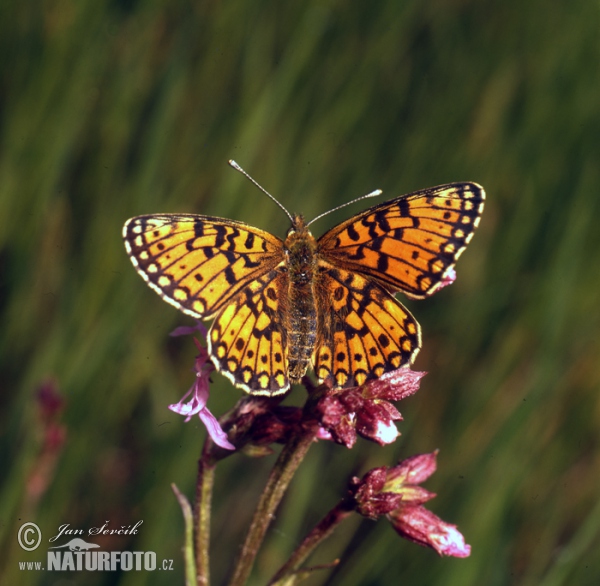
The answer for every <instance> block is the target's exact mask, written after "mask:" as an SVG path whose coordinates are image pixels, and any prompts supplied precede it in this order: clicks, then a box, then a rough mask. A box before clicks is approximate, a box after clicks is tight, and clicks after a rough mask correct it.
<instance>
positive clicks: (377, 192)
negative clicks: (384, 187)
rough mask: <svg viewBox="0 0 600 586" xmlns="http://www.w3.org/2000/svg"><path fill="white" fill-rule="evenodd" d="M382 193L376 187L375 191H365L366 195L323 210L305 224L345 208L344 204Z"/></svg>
mask: <svg viewBox="0 0 600 586" xmlns="http://www.w3.org/2000/svg"><path fill="white" fill-rule="evenodd" d="M382 193H383V191H381V189H376V190H375V191H371V193H367V195H362V196H361V197H357V198H356V199H353V200H352V201H347V202H346V203H343V204H342V205H341V206H338V207H337V208H333V209H332V210H329V211H327V212H323V213H322V214H319V215H318V216H317V217H316V218H313V219H312V220H311V221H310V222H309V223H308V224H306V225H307V226H310V225H311V224H312V223H313V222H316V221H317V220H320V219H321V218H322V217H323V216H326V215H327V214H331V213H332V212H337V211H338V210H341V209H342V208H345V207H346V206H349V205H352V204H353V203H356V202H357V201H360V200H361V199H367V197H377V196H379V195H381V194H382Z"/></svg>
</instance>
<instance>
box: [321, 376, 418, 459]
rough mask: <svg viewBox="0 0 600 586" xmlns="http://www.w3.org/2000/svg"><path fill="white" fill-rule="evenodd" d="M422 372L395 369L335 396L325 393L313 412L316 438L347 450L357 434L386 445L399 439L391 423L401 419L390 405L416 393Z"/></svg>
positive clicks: (334, 394) (353, 442) (396, 410)
mask: <svg viewBox="0 0 600 586" xmlns="http://www.w3.org/2000/svg"><path fill="white" fill-rule="evenodd" d="M424 375H425V373H424V372H416V371H414V370H411V369H410V368H406V367H405V368H399V369H397V370H394V371H392V372H388V373H386V374H384V375H382V376H381V377H380V378H378V379H376V380H372V381H369V382H368V383H366V384H364V385H363V386H361V387H354V388H351V389H347V390H345V391H342V392H339V393H333V392H332V393H328V394H326V395H325V396H324V397H323V398H322V399H321V400H320V401H319V402H318V403H317V406H316V408H315V413H316V417H317V419H318V421H319V424H320V425H321V427H322V432H321V434H320V437H324V438H328V436H329V437H331V438H332V439H333V440H334V441H335V442H337V443H339V444H343V445H345V446H346V447H347V448H351V447H352V446H353V445H354V444H355V442H356V436H357V434H358V435H360V436H362V437H364V438H365V439H369V440H371V441H374V442H377V443H378V444H379V445H386V444H390V443H392V442H394V441H395V440H396V438H397V437H398V436H399V435H400V434H399V433H398V430H397V428H396V425H395V424H394V421H399V420H401V419H402V415H401V414H400V412H399V411H398V409H396V407H395V406H394V405H392V403H391V402H390V401H399V400H401V399H404V398H406V397H408V396H410V395H412V394H414V393H416V392H417V390H418V389H419V385H420V380H421V378H422V377H423V376H424Z"/></svg>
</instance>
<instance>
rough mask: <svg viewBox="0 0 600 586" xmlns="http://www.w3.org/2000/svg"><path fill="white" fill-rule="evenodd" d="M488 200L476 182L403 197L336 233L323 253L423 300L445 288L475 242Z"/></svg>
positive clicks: (323, 244)
mask: <svg viewBox="0 0 600 586" xmlns="http://www.w3.org/2000/svg"><path fill="white" fill-rule="evenodd" d="M484 199H485V193H484V191H483V188H482V187H481V186H479V185H477V184H476V183H450V184H448V185H440V186H438V187H432V188H430V189H424V190H422V191H416V192H414V193H411V194H408V195H402V196H400V197H397V198H395V199H392V200H390V201H387V202H384V203H382V204H379V205H376V206H373V207H372V208H370V209H368V210H366V211H364V212H361V213H359V214H357V215H356V216H354V217H352V218H350V219H349V220H346V221H345V222H342V223H341V224H339V225H338V226H336V227H334V228H332V229H331V230H329V232H327V233H326V234H324V235H323V236H321V238H320V239H319V241H318V244H319V250H320V253H321V254H322V255H324V256H325V257H326V258H328V259H329V260H330V261H331V262H332V263H334V264H337V265H339V266H343V267H345V268H347V269H349V270H354V271H357V272H359V273H361V274H363V275H367V276H370V277H371V278H373V279H376V280H377V281H379V282H380V283H382V284H385V285H386V286H387V287H388V288H389V289H390V290H393V291H403V292H404V293H405V294H406V295H408V296H409V297H413V298H417V299H422V298H424V297H427V296H429V295H431V294H432V293H434V292H435V291H436V290H437V289H439V288H440V287H441V285H442V283H443V281H444V279H445V278H446V277H447V275H448V274H449V272H450V271H451V269H452V268H453V267H454V264H455V263H456V260H457V259H458V257H459V256H460V255H461V254H462V252H463V251H464V249H465V247H466V245H467V244H468V242H469V241H470V240H471V238H472V236H473V232H474V230H475V228H476V227H477V225H478V224H479V219H480V216H481V213H482V212H483V202H484Z"/></svg>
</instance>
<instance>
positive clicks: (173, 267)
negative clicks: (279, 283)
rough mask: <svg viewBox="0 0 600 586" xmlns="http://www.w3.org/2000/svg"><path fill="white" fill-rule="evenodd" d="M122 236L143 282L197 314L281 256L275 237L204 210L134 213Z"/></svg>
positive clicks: (212, 309)
mask: <svg viewBox="0 0 600 586" xmlns="http://www.w3.org/2000/svg"><path fill="white" fill-rule="evenodd" d="M123 238H124V240H125V247H126V249H127V252H128V254H129V256H130V258H131V261H132V262H133V264H134V266H135V268H136V269H137V271H138V272H139V273H140V275H141V276H142V277H143V278H144V279H145V280H146V282H147V283H148V285H150V287H152V288H153V289H154V290H155V291H156V292H157V293H158V294H159V295H160V296H161V297H162V298H163V299H164V300H165V301H167V302H168V303H170V304H171V305H174V306H175V307H177V308H178V309H180V310H181V311H183V312H184V313H187V314H188V315H191V316H193V317H195V318H200V319H206V318H208V317H211V316H212V315H214V314H215V313H216V312H218V311H219V310H220V309H221V308H222V307H224V306H225V305H226V304H227V303H228V302H229V301H230V300H231V299H233V298H234V297H235V295H236V294H237V293H238V292H239V291H240V290H241V289H243V288H244V287H245V286H246V285H247V284H248V283H250V282H252V281H253V280H255V279H257V278H259V277H260V276H262V275H264V274H265V273H268V272H269V271H270V270H271V269H272V268H273V267H274V266H276V265H277V264H278V263H280V262H282V260H283V254H282V242H281V240H280V239H279V238H277V237H275V236H272V235H271V234H269V233H267V232H264V231H262V230H259V229H257V228H252V227H251V226H247V225H246V224H243V223H241V222H235V221H233V220H226V219H221V218H211V217H209V216H200V215H193V214H163V215H161V214H153V215H148V216H138V217H135V218H132V219H131V220H129V221H128V222H127V223H126V224H125V226H124V228H123Z"/></svg>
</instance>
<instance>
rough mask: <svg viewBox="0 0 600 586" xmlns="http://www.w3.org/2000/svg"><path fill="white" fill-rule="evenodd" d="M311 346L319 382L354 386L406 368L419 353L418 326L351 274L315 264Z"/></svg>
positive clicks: (373, 285)
mask: <svg viewBox="0 0 600 586" xmlns="http://www.w3.org/2000/svg"><path fill="white" fill-rule="evenodd" d="M318 285H319V290H320V295H319V298H320V307H319V315H318V334H317V344H316V347H315V351H314V353H313V357H312V362H313V365H314V370H315V373H316V374H317V377H318V378H319V381H320V382H323V381H325V380H330V381H331V382H332V383H333V385H334V387H336V388H348V387H353V386H359V385H362V384H363V383H365V382H366V381H368V380H371V379H374V378H378V377H380V376H381V375H382V374H384V373H385V372H389V371H391V370H395V369H397V368H400V367H401V366H406V365H408V364H410V363H411V362H412V361H413V359H414V357H415V356H416V354H417V352H418V351H419V349H420V347H421V333H420V329H419V324H418V323H417V322H416V320H415V319H414V317H413V316H412V315H411V314H410V313H409V312H408V310H407V309H406V308H405V307H403V306H402V304H401V303H400V302H399V301H397V300H396V299H395V298H394V297H393V296H392V295H391V294H390V293H388V292H387V291H385V290H384V289H383V288H382V287H381V286H379V285H378V284H377V283H376V282H374V281H373V280H371V279H368V278H366V277H364V276H362V275H360V274H358V273H356V272H353V271H347V270H343V269H340V268H337V267H332V266H327V264H326V263H325V262H322V263H321V270H320V274H319V280H318Z"/></svg>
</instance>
